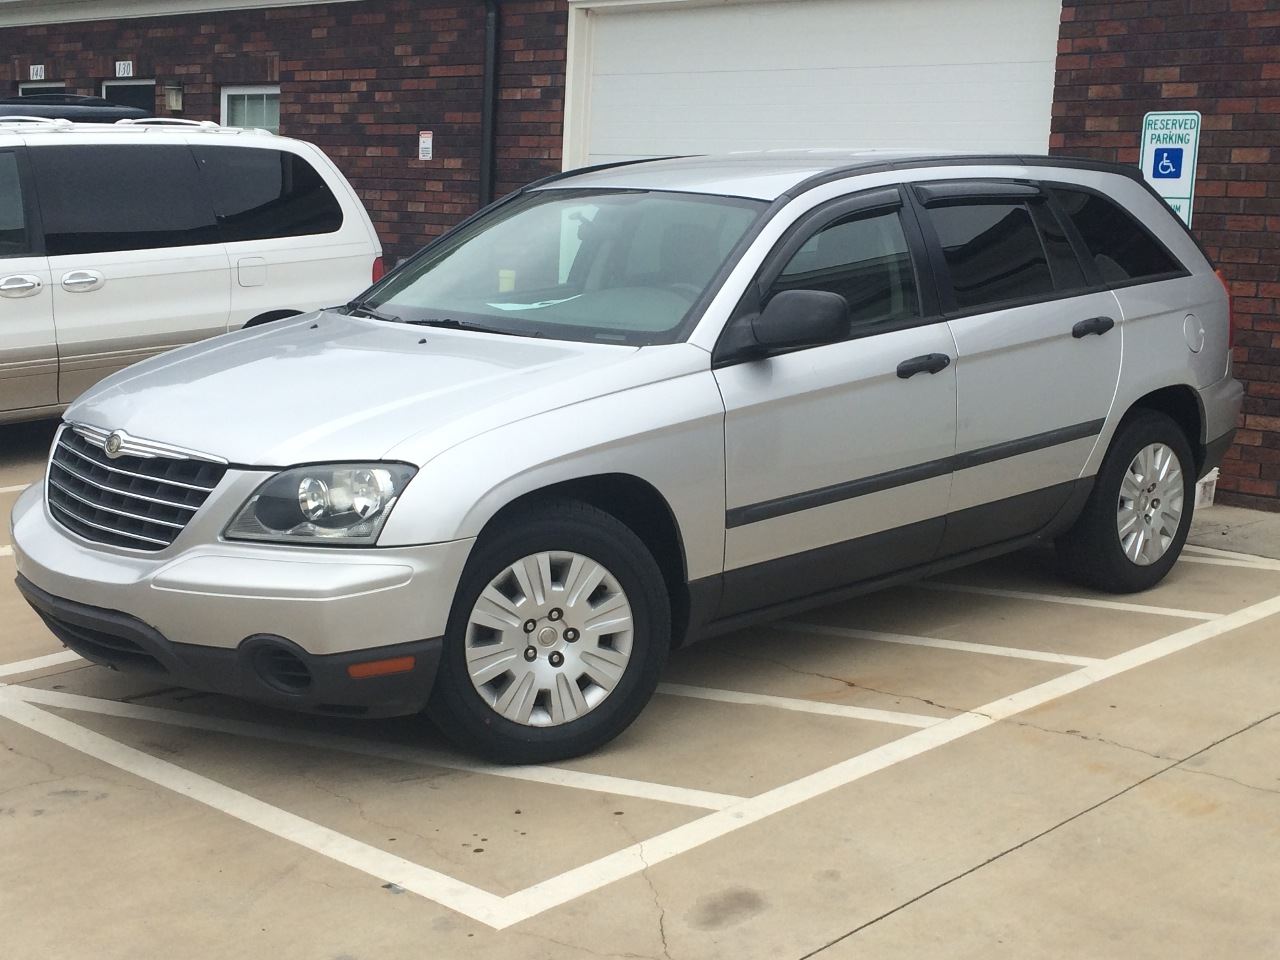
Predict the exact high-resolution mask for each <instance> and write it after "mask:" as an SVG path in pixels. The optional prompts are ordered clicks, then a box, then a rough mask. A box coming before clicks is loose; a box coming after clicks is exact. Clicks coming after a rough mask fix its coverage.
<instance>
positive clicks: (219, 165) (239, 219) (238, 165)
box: [192, 144, 342, 243]
mask: <svg viewBox="0 0 1280 960" xmlns="http://www.w3.org/2000/svg"><path fill="white" fill-rule="evenodd" d="M192 152H193V153H195V156H196V160H197V162H198V163H199V164H200V172H201V175H202V176H203V178H204V182H205V183H206V184H207V185H208V187H209V193H210V195H211V197H212V200H213V208H214V211H215V212H216V213H217V216H218V225H219V226H220V227H221V229H222V239H223V240H226V241H227V242H229V243H230V242H232V241H237V240H270V239H273V238H275V237H302V236H308V235H311V234H318V233H333V232H335V231H336V230H339V229H341V227H342V207H341V206H340V205H339V203H338V200H337V198H336V197H335V196H334V195H333V191H331V190H330V189H329V187H328V185H327V184H326V183H325V182H324V180H323V179H322V178H321V176H320V174H319V173H317V172H316V170H315V168H314V167H312V166H311V164H309V163H308V162H307V161H306V158H304V157H300V156H298V155H297V154H296V153H288V152H287V151H284V150H262V149H258V148H253V147H209V146H204V145H203V144H201V145H197V146H195V147H192Z"/></svg>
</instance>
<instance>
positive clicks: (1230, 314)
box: [1214, 270, 1236, 354]
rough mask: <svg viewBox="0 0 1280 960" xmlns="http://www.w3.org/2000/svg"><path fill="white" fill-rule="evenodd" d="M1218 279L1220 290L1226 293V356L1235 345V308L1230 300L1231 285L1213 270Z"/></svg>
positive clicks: (1219, 271) (1217, 271)
mask: <svg viewBox="0 0 1280 960" xmlns="http://www.w3.org/2000/svg"><path fill="white" fill-rule="evenodd" d="M1214 273H1216V274H1217V275H1218V279H1219V280H1221V281H1222V289H1223V290H1225V291H1226V293H1227V352H1228V354H1229V353H1230V352H1231V350H1232V349H1234V347H1235V345H1236V307H1235V301H1234V300H1233V299H1232V298H1231V284H1230V283H1229V282H1228V281H1227V276H1226V274H1224V273H1223V272H1222V271H1221V270H1215V271H1214Z"/></svg>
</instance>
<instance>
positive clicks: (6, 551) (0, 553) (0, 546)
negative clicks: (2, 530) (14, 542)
mask: <svg viewBox="0 0 1280 960" xmlns="http://www.w3.org/2000/svg"><path fill="white" fill-rule="evenodd" d="M12 556H13V547H11V546H9V544H7V543H0V557H12Z"/></svg>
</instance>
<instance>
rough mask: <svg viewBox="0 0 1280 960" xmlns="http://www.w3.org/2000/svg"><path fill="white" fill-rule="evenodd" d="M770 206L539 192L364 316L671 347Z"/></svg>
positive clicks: (423, 266) (485, 221)
mask: <svg viewBox="0 0 1280 960" xmlns="http://www.w3.org/2000/svg"><path fill="white" fill-rule="evenodd" d="M765 206H766V205H765V204H764V203H762V202H760V201H756V200H744V199H740V198H737V197H720V196H708V195H703V194H691V193H663V192H649V191H635V190H628V191H611V190H606V191H597V190H537V191H533V192H530V193H528V194H526V195H524V196H521V197H518V198H516V199H515V200H512V201H510V202H509V203H506V204H503V205H502V206H501V207H499V208H497V209H496V210H495V211H494V212H493V213H492V214H491V215H489V216H487V217H484V218H482V219H481V220H479V221H477V222H476V223H475V224H473V225H471V226H470V227H468V228H466V229H464V230H462V231H459V233H458V234H457V235H456V236H453V237H450V238H448V239H447V240H445V241H444V242H443V243H441V244H440V245H439V246H437V247H436V248H434V249H432V250H430V251H429V252H427V253H425V254H424V255H422V256H421V257H420V258H418V259H416V260H413V261H410V262H409V263H407V264H405V266H404V267H403V268H402V269H401V270H399V271H397V272H396V273H395V274H393V275H392V276H390V277H388V278H387V280H386V282H385V283H383V284H382V285H381V286H379V287H378V288H376V289H375V290H374V292H373V294H372V295H371V296H370V297H369V298H367V299H366V300H365V301H364V305H365V306H368V307H372V308H374V309H375V310H377V311H378V312H379V313H381V314H382V315H384V316H386V317H395V318H398V319H400V320H404V321H407V322H410V323H413V322H417V323H426V322H441V321H448V322H450V323H452V324H456V325H459V326H464V327H465V326H468V325H476V326H480V327H484V328H488V329H491V330H495V331H498V332H503V333H513V334H520V335H524V336H544V337H551V338H555V339H560V340H586V341H599V342H605V343H628V344H641V345H643V344H652V343H670V342H673V341H675V340H677V339H680V337H681V336H682V335H683V333H684V332H685V331H684V328H683V325H684V322H685V320H686V319H688V318H689V314H690V312H691V310H692V308H693V306H694V304H695V303H696V302H697V300H698V299H699V297H701V296H702V294H703V292H704V291H706V289H707V287H708V286H710V284H711V282H712V280H713V279H714V278H715V276H716V274H717V272H718V271H719V270H720V267H721V266H722V265H723V264H724V262H725V260H726V259H728V257H729V254H730V252H731V251H732V250H733V248H734V246H735V245H736V244H737V243H738V241H739V240H741V239H742V237H743V235H744V234H745V233H746V232H747V229H748V228H749V227H750V226H751V224H752V223H753V222H755V220H756V218H757V217H758V216H759V215H760V213H761V211H762V210H763V209H764V208H765Z"/></svg>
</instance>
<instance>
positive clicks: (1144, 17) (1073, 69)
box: [1050, 0, 1280, 510]
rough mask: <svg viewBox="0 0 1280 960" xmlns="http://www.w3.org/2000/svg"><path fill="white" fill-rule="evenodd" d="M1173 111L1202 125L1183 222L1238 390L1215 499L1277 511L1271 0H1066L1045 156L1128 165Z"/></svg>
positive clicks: (1276, 153)
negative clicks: (1224, 336)
mask: <svg viewBox="0 0 1280 960" xmlns="http://www.w3.org/2000/svg"><path fill="white" fill-rule="evenodd" d="M1182 109H1187V110H1199V111H1200V112H1201V113H1202V114H1203V116H1204V124H1203V130H1202V133H1201V142H1200V168H1199V174H1198V177H1197V181H1196V200H1195V210H1194V214H1193V218H1192V223H1193V229H1194V230H1195V233H1196V234H1197V235H1198V236H1199V238H1200V240H1201V241H1202V242H1203V244H1204V246H1205V248H1206V250H1208V252H1209V256H1210V257H1211V258H1212V259H1213V260H1214V262H1215V263H1217V264H1218V266H1220V267H1221V268H1222V270H1223V271H1224V273H1225V274H1226V276H1227V278H1228V279H1229V281H1230V283H1231V290H1232V293H1233V295H1234V297H1235V312H1236V339H1235V343H1236V347H1235V371H1236V376H1237V377H1239V378H1240V379H1242V380H1243V381H1244V382H1245V389H1246V396H1245V402H1244V413H1243V416H1242V418H1241V424H1240V426H1241V429H1240V432H1239V433H1238V434H1237V437H1236V445H1235V446H1234V447H1233V448H1232V449H1231V451H1230V452H1229V453H1228V455H1227V459H1226V460H1225V462H1224V463H1223V466H1222V476H1221V478H1220V480H1219V481H1218V491H1219V495H1218V499H1219V501H1221V502H1226V503H1234V504H1239V505H1242V506H1253V507H1261V508H1263V509H1268V510H1280V0H1141V2H1119V3H1116V2H1100V0H1064V5H1063V11H1062V29H1061V33H1060V39H1059V45H1058V63H1057V83H1056V87H1055V91H1054V103H1053V127H1052V130H1053V132H1052V136H1051V141H1050V145H1051V150H1052V151H1053V152H1055V153H1063V154H1071V155H1075V156H1087V157H1096V158H1101V159H1106V160H1117V161H1120V162H1122V163H1137V162H1138V151H1139V131H1140V130H1141V126H1142V117H1143V114H1145V113H1146V112H1147V111H1149V110H1182Z"/></svg>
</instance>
